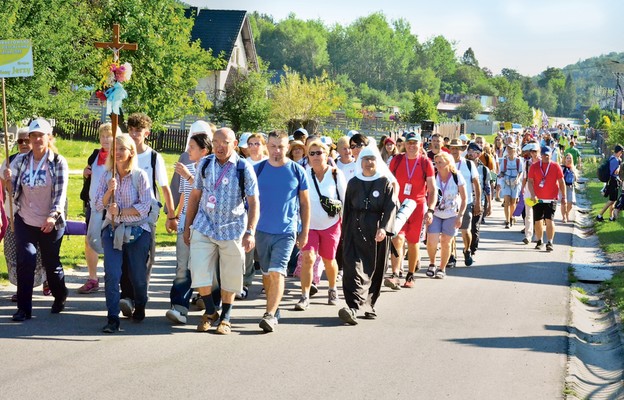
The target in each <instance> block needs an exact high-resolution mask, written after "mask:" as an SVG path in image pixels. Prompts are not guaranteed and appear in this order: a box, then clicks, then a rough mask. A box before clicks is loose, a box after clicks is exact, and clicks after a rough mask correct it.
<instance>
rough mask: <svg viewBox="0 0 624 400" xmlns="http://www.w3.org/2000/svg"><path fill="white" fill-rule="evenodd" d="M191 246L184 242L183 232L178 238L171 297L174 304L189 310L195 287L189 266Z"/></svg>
mask: <svg viewBox="0 0 624 400" xmlns="http://www.w3.org/2000/svg"><path fill="white" fill-rule="evenodd" d="M189 250H190V249H189V246H187V245H186V243H184V239H183V238H182V232H179V233H178V237H177V239H176V259H177V263H176V274H175V278H174V279H173V285H172V286H171V292H170V293H169V297H170V298H171V305H172V306H176V305H177V306H182V307H184V308H185V309H186V311H188V308H189V304H190V302H191V297H192V296H193V289H191V271H190V270H189V268H188V261H189Z"/></svg>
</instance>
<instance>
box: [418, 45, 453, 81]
mask: <svg viewBox="0 0 624 400" xmlns="http://www.w3.org/2000/svg"><path fill="white" fill-rule="evenodd" d="M422 47H423V50H422V57H421V65H422V67H423V68H427V67H429V68H431V69H432V70H433V71H434V72H435V73H436V76H438V77H439V78H440V79H442V80H443V81H444V80H447V79H448V78H449V77H451V76H452V75H453V74H454V73H455V69H456V68H457V60H456V59H455V49H454V48H453V45H452V44H451V43H450V42H449V41H448V40H446V39H445V38H444V36H436V37H434V38H433V39H430V40H428V41H427V42H425V43H424V44H423V46H422Z"/></svg>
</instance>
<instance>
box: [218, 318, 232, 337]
mask: <svg viewBox="0 0 624 400" xmlns="http://www.w3.org/2000/svg"><path fill="white" fill-rule="evenodd" d="M216 332H217V333H218V334H219V335H229V334H230V333H232V324H230V322H229V321H221V322H219V326H217V330H216Z"/></svg>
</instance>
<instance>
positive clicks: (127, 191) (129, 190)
mask: <svg viewBox="0 0 624 400" xmlns="http://www.w3.org/2000/svg"><path fill="white" fill-rule="evenodd" d="M133 173H135V174H139V175H138V179H137V187H135V186H134V183H133V182H132V174H133ZM116 177H117V182H118V184H117V190H116V191H115V203H117V207H119V208H120V209H122V208H130V207H134V208H135V209H136V210H137V211H138V212H139V215H124V216H123V217H117V216H115V221H114V222H116V223H119V222H130V223H132V222H140V221H143V220H145V222H144V223H142V224H140V225H139V226H140V227H141V228H143V229H144V230H146V231H147V232H150V227H149V223H148V221H147V216H148V214H149V211H150V207H151V205H152V191H151V190H150V185H149V179H148V178H147V174H146V173H145V171H143V170H138V169H137V170H135V171H134V172H132V173H129V174H128V175H126V176H124V177H123V178H121V179H120V178H119V174H117V176H116ZM110 178H111V173H110V171H108V172H106V173H105V174H104V175H102V178H101V179H100V182H99V183H98V188H97V191H96V195H95V197H96V199H95V209H96V210H97V211H102V210H104V208H106V206H105V205H104V203H103V202H102V200H103V198H104V194H105V193H106V191H107V190H108V181H109V179H110ZM106 219H107V220H108V221H111V216H110V215H108V214H106Z"/></svg>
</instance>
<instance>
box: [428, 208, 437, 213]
mask: <svg viewBox="0 0 624 400" xmlns="http://www.w3.org/2000/svg"><path fill="white" fill-rule="evenodd" d="M427 212H428V213H431V214H433V213H434V212H435V210H434V209H433V208H430V209H428V210H427Z"/></svg>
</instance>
